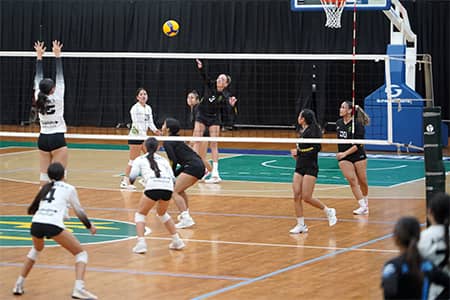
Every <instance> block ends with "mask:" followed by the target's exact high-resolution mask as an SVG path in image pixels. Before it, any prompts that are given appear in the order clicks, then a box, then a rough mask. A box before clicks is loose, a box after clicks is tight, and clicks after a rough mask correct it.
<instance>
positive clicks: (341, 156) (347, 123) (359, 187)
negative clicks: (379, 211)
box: [336, 101, 370, 215]
mask: <svg viewBox="0 0 450 300" xmlns="http://www.w3.org/2000/svg"><path fill="white" fill-rule="evenodd" d="M353 111H354V110H353V104H352V102H350V101H344V102H342V104H341V107H340V109H339V116H340V117H341V119H339V120H337V121H336V133H337V138H338V139H364V133H365V130H364V126H366V125H368V124H369V122H370V119H369V117H368V116H367V114H366V113H365V112H364V110H362V108H361V107H359V106H355V114H356V118H355V120H353ZM353 126H354V128H353ZM336 158H337V160H338V161H339V168H340V169H341V171H342V174H343V175H344V176H345V178H346V179H347V181H348V183H349V184H350V187H351V189H352V192H353V195H354V196H355V198H356V200H358V203H359V208H357V209H355V210H354V211H353V213H354V214H355V215H367V214H368V213H369V199H368V194H369V186H368V184H367V159H366V158H367V157H366V152H365V150H364V145H362V144H358V145H356V144H338V153H336Z"/></svg>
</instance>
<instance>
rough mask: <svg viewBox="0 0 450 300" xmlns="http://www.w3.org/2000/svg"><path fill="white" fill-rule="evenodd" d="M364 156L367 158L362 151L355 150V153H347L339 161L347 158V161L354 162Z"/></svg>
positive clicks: (363, 158)
mask: <svg viewBox="0 0 450 300" xmlns="http://www.w3.org/2000/svg"><path fill="white" fill-rule="evenodd" d="M366 158H367V156H366V153H365V152H364V151H356V152H355V153H352V154H350V155H347V156H346V157H344V158H343V159H341V160H339V161H343V160H347V161H349V162H351V163H352V164H354V163H355V162H357V161H360V160H365V159H366Z"/></svg>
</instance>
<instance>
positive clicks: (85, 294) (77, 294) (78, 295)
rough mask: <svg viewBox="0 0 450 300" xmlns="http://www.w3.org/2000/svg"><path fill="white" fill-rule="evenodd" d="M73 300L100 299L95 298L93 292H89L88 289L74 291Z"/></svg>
mask: <svg viewBox="0 0 450 300" xmlns="http://www.w3.org/2000/svg"><path fill="white" fill-rule="evenodd" d="M72 298H73V299H92V300H96V299H98V298H97V296H95V295H94V294H92V293H91V292H89V291H88V290H86V289H84V288H83V289H73V292H72Z"/></svg>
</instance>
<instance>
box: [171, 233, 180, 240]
mask: <svg viewBox="0 0 450 300" xmlns="http://www.w3.org/2000/svg"><path fill="white" fill-rule="evenodd" d="M179 239H180V235H179V234H178V233H175V234H172V240H179Z"/></svg>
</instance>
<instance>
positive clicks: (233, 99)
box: [228, 96, 238, 107]
mask: <svg viewBox="0 0 450 300" xmlns="http://www.w3.org/2000/svg"><path fill="white" fill-rule="evenodd" d="M237 101H238V100H237V99H236V97H234V96H233V97H230V99H229V100H228V102H229V103H230V105H231V106H233V107H234V105H235V104H236V102H237Z"/></svg>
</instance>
